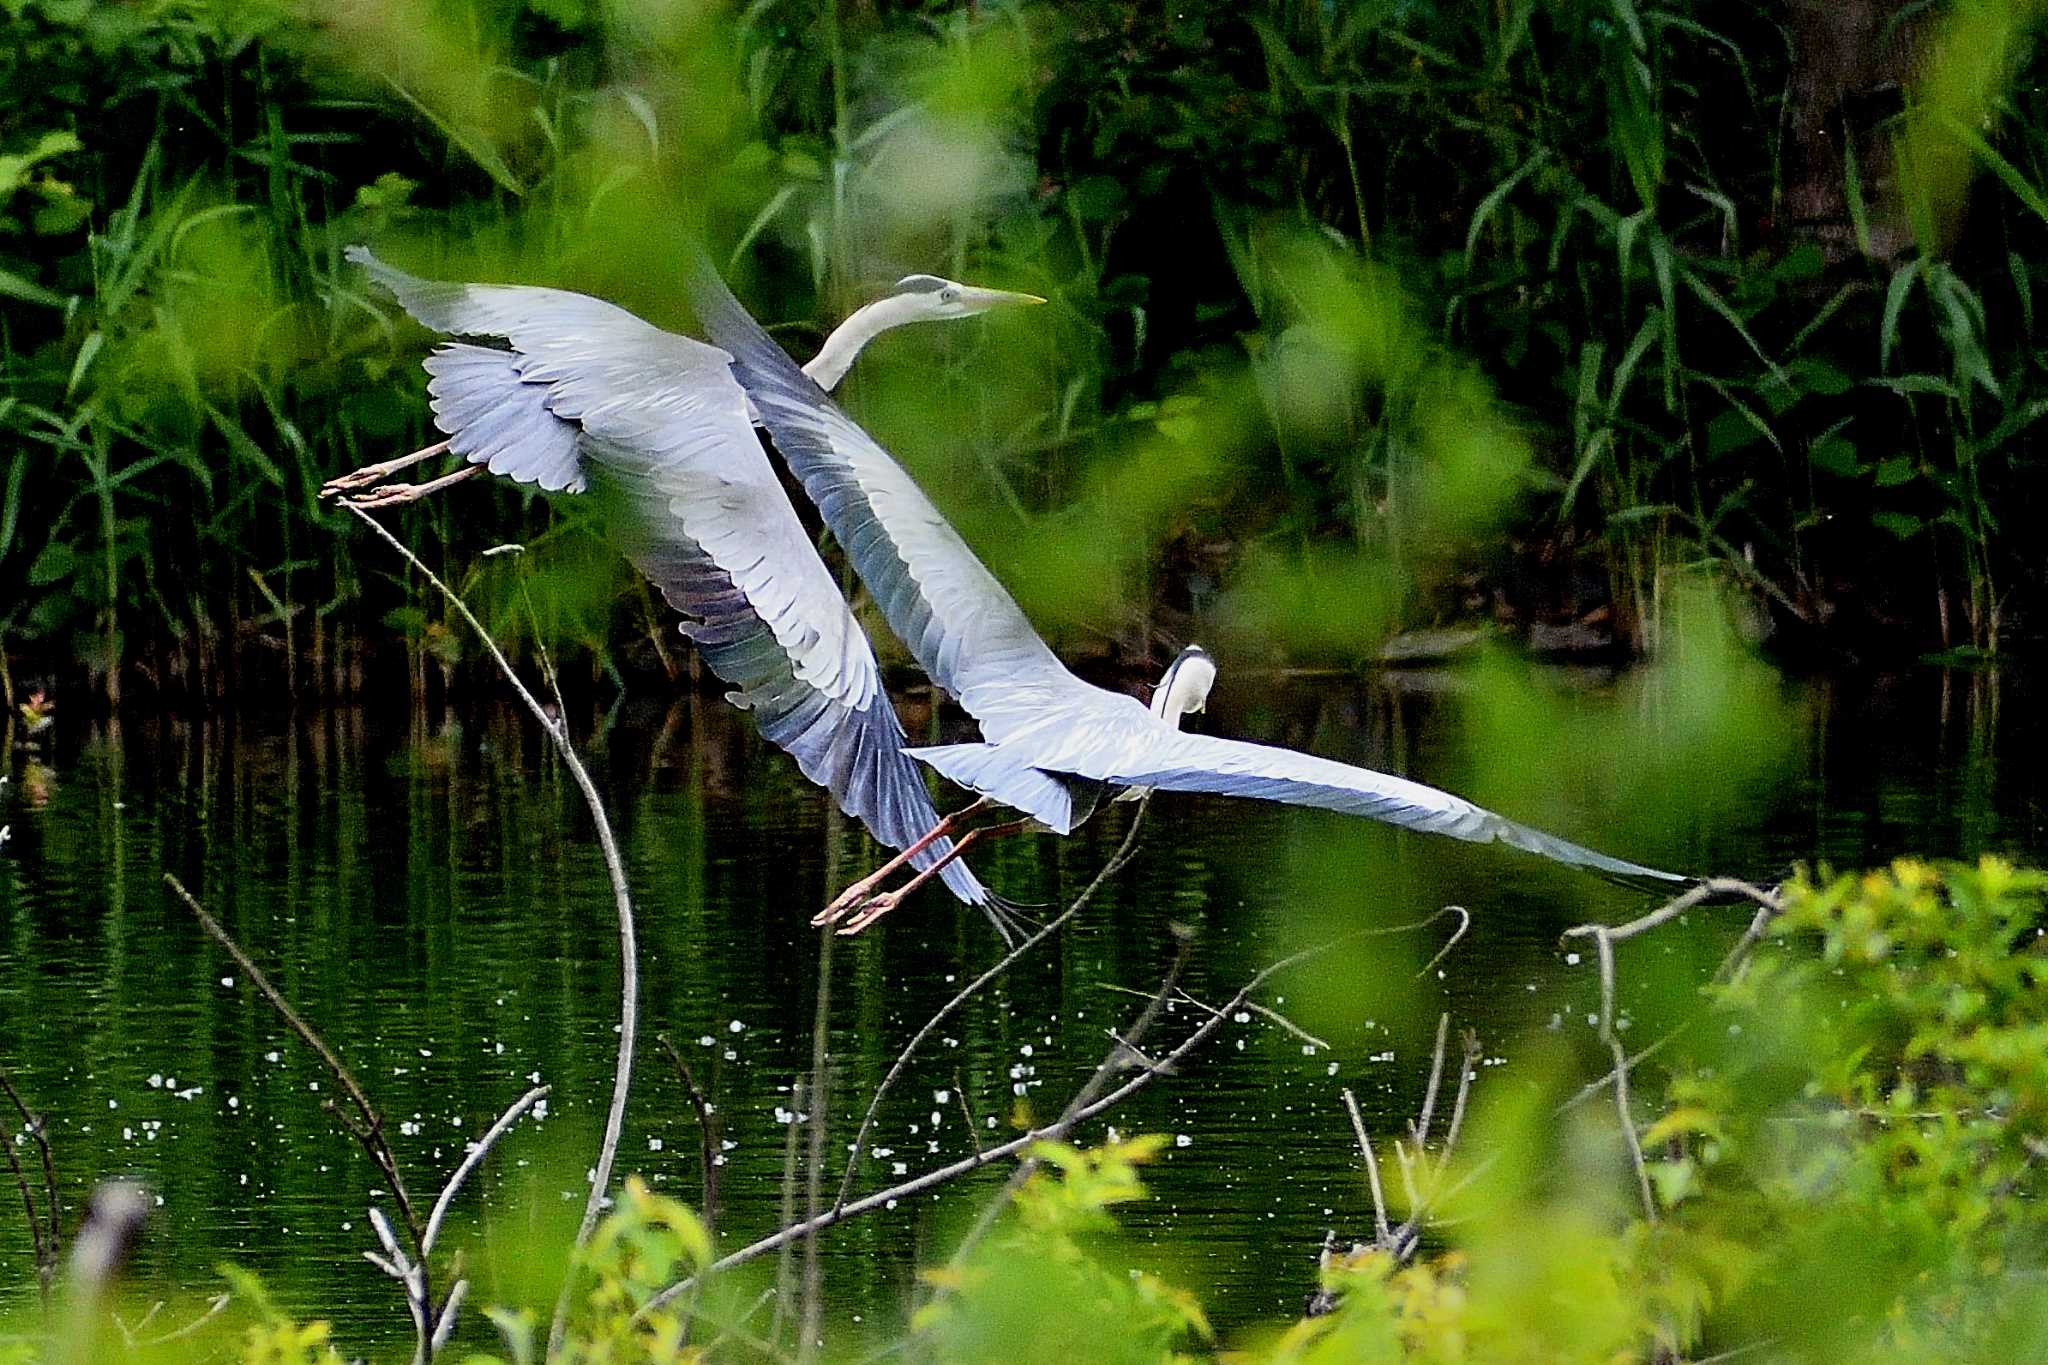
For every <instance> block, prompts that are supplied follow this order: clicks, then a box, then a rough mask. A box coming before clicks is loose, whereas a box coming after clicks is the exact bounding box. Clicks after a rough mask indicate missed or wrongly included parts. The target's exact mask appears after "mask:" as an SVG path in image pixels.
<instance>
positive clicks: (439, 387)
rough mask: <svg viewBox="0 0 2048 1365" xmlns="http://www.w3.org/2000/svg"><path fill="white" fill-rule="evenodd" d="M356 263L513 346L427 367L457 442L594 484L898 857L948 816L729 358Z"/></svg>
mask: <svg viewBox="0 0 2048 1365" xmlns="http://www.w3.org/2000/svg"><path fill="white" fill-rule="evenodd" d="M348 254H349V258H350V259H351V260H355V261H358V262H360V263H361V264H363V265H365V266H366V267H368V268H369V269H370V270H371V272H372V274H373V275H374V276H375V278H376V279H377V280H378V281H379V282H380V283H383V284H384V285H386V286H387V287H389V288H390V289H391V291H392V292H393V293H394V294H396V295H397V296H398V300H399V302H400V303H401V304H403V305H404V306H405V309H406V311H407V312H409V313H411V314H412V315H413V316H414V317H415V318H417V319H418V320H419V321H420V322H422V323H423V324H425V325H426V326H429V327H432V328H435V329H437V330H441V331H449V332H455V333H458V334H461V335H466V336H476V337H499V338H503V339H504V340H505V341H506V342H508V343H510V347H511V349H509V350H499V349H495V348H491V347H486V346H475V345H468V344H463V343H456V344H452V345H449V346H445V347H443V348H442V349H441V350H440V351H438V352H437V353H436V354H435V356H434V357H432V358H431V359H430V361H429V362H428V368H429V370H430V371H431V372H432V373H433V374H434V376H435V378H434V384H433V386H432V387H433V390H434V394H435V418H436V421H437V422H438V423H439V424H440V425H441V427H442V430H444V431H445V432H447V433H448V436H449V443H450V447H451V448H452V449H458V450H462V449H468V450H474V451H476V452H478V453H479V456H480V457H481V458H480V459H479V462H483V461H485V460H488V461H489V462H490V465H491V468H492V469H493V470H498V469H499V468H500V462H502V463H503V465H504V468H505V470H506V471H507V472H510V471H513V470H528V471H533V470H557V471H559V470H561V469H564V468H568V469H570V470H572V471H574V473H575V475H576V478H575V481H574V486H578V487H580V486H581V484H582V481H583V479H584V477H585V476H586V475H595V476H596V477H597V478H598V479H600V480H601V481H602V482H604V483H605V484H607V485H608V486H610V487H611V488H613V489H615V490H616V492H617V494H618V496H619V501H620V503H621V505H622V509H621V510H622V511H624V513H625V515H624V516H623V517H622V518H620V523H621V529H622V530H623V532H624V535H625V541H626V544H625V546H624V548H625V549H626V550H627V553H628V557H629V558H631V559H632V560H633V562H634V564H635V566H636V567H638V568H639V569H640V571H641V572H642V573H644V574H645V575H646V576H647V578H648V579H649V581H651V582H652V583H653V584H654V585H655V586H656V587H657V588H659V589H660V590H661V593H662V595H663V596H664V597H666V598H667V599H668V601H669V602H670V604H671V605H673V606H675V607H676V608H677V609H678V610H680V611H682V612H684V613H685V614H687V615H689V616H691V617H693V618H695V619H694V620H692V621H689V622H686V623H685V624H684V625H683V627H682V630H683V633H684V634H685V635H686V636H688V637H689V638H690V639H691V640H693V641H694V642H695V643H696V645H697V647H698V650H699V652H700V653H701V654H702V655H703V658H704V661H705V663H706V664H707V665H708V666H709V667H710V668H711V670H712V672H714V673H716V674H717V675H718V676H719V677H720V678H721V679H723V680H724V681H726V682H727V683H730V684H731V685H732V686H733V689H734V690H733V692H732V693H731V694H730V696H731V699H732V701H733V702H734V703H735V704H737V705H739V706H741V707H742V708H744V709H747V710H750V711H752V712H753V715H754V722H755V724H756V725H757V726H758V727H759V728H760V731H761V733H762V734H763V735H764V736H765V737H766V738H767V739H768V740H769V741H770V742H772V743H774V744H775V745H777V746H778V747H780V748H782V749H784V750H785V751H787V752H788V753H789V754H790V756H791V757H793V758H794V759H796V761H797V766H798V767H799V768H801V769H802V770H803V773H804V775H805V776H806V777H808V778H810V779H811V780H812V781H813V782H816V783H818V784H819V785H820V786H823V787H825V788H827V789H828V790H829V791H830V792H831V793H832V795H833V797H834V798H835V799H836V800H837V801H838V803H839V806H840V808H841V809H842V810H844V811H845V812H846V813H847V814H849V815H851V816H853V817H854V818H856V819H858V820H859V821H860V822H861V823H862V824H864V825H866V826H867V827H868V829H869V830H871V831H872V832H873V833H874V835H875V837H876V838H877V839H879V840H881V841H882V842H883V843H885V844H888V845H889V846H891V847H892V848H899V849H900V848H906V847H908V846H909V845H910V844H911V843H912V842H914V841H915V840H917V839H918V838H919V837H921V836H922V835H924V834H925V833H926V832H927V831H929V830H930V829H931V827H932V826H933V825H934V824H936V823H937V822H938V816H937V814H936V813H935V812H934V811H933V810H932V805H931V798H930V796H929V794H928V793H927V792H926V791H925V786H924V780H923V775H922V773H921V771H920V770H919V769H918V767H917V765H916V764H915V763H914V762H912V761H911V760H910V759H909V758H908V757H907V756H906V754H905V753H904V750H903V741H904V735H903V727H902V724H901V722H900V721H899V720H898V719H897V716H896V711H895V708H894V707H892V706H891V705H890V704H889V699H888V696H887V695H886V693H885V692H884V691H883V689H882V682H881V670H880V667H879V665H878V664H877V663H876V662H875V656H874V651H873V649H872V648H871V647H870V646H869V644H868V639H867V636H866V635H865V634H863V633H862V632H861V629H860V626H859V623H858V622H856V621H855V620H854V619H853V613H852V612H851V611H850V610H849V609H848V608H847V605H846V600H845V598H843V597H842V596H840V593H839V589H838V585H837V584H835V583H834V582H833V581H832V577H831V574H830V573H829V572H828V571H827V570H826V568H825V565H824V563H823V561H821V560H820V559H819V558H818V555H817V551H816V550H815V548H813V546H812V544H811V542H810V538H809V537H808V536H807V535H806V534H805V533H804V529H803V525H802V523H801V522H799V521H798V520H797V517H796V512H795V509H794V508H792V507H791V506H790V504H789V499H788V498H787V497H786V496H785V495H784V494H783V491H782V487H781V484H780V482H779V481H778V480H777V479H776V476H775V471H774V469H773V468H772V467H771V466H770V465H769V463H768V460H767V456H766V455H765V454H764V453H763V452H762V450H761V443H760V441H759V439H758V438H757V437H756V436H755V434H754V429H753V423H752V421H751V419H750V418H749V416H748V412H747V400H746V395H745V394H744V393H742V392H741V390H740V387H739V385H738V384H736V383H735V382H733V379H732V376H731V374H730V373H729V372H728V370H727V368H726V366H727V357H726V355H725V353H724V352H723V351H720V350H718V349H717V348H715V347H711V346H706V345H704V344H702V343H701V342H696V341H692V340H690V339H689V338H688V337H680V336H676V335H674V334H673V333H669V332H664V331H661V330H660V329H659V328H656V327H653V326H651V325H650V324H648V323H646V322H643V321H641V320H640V319H639V318H636V317H634V316H633V315H632V314H631V313H628V312H626V311H625V310H623V309H620V308H615V307H613V306H612V305H611V304H608V303H603V302H601V301H599V300H597V299H592V298H588V297H585V296H583V295H581V294H572V293H567V292H564V291H562V290H555V289H540V288H534V287H530V286H514V285H503V286H501V285H477V284H444V283H440V282H438V281H430V280H420V279H415V278H414V277H412V276H410V275H406V274H404V273H402V272H400V271H397V270H394V269H392V268H391V267H389V266H387V265H384V264H383V263H382V262H380V261H377V260H376V259H375V258H374V257H372V256H371V255H370V254H369V252H367V251H365V250H363V249H362V248H360V247H357V248H351V249H350V251H349V253H348ZM544 486H545V485H544ZM557 486H569V485H557ZM949 849H950V844H947V843H944V842H941V843H939V844H936V845H934V847H933V848H932V849H930V850H929V851H928V852H927V853H926V854H923V855H920V857H919V858H918V859H917V860H916V865H917V866H920V867H923V866H927V865H929V863H930V862H931V861H933V860H934V859H936V858H937V857H939V856H942V855H943V854H944V853H945V852H947V851H948V850H949ZM956 867H957V868H959V873H958V875H955V874H954V868H956ZM941 875H942V876H943V877H944V879H945V882H946V884H947V886H948V887H950V888H951V889H952V890H953V892H954V894H955V895H957V896H958V897H959V898H960V899H961V900H963V901H966V902H968V903H969V904H972V905H978V906H982V907H984V908H985V909H989V910H990V911H991V915H992V918H997V920H998V927H999V929H1000V928H1001V921H1000V918H999V917H998V915H997V912H998V911H999V910H1000V909H1001V908H1002V907H1001V906H1000V903H999V902H997V900H996V898H995V897H994V896H993V895H992V894H991V893H990V892H989V891H988V890H987V888H985V887H983V886H982V885H981V883H980V882H979V881H977V880H976V879H975V877H974V874H973V873H972V872H971V871H969V870H968V869H966V868H965V867H961V866H960V864H959V863H957V862H955V863H954V864H952V865H949V866H948V867H947V868H946V869H945V870H944V872H943V873H942V874H941Z"/></svg>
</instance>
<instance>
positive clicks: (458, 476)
mask: <svg viewBox="0 0 2048 1365" xmlns="http://www.w3.org/2000/svg"><path fill="white" fill-rule="evenodd" d="M483 472H484V467H483V466H482V465H480V464H466V465H464V466H463V467H462V468H460V469H458V470H456V471H455V472H454V473H453V474H443V475H442V476H441V477H440V478H438V479H428V480H427V481H426V482H425V483H387V484H385V485H383V486H382V487H380V488H372V489H371V490H370V491H369V492H367V493H365V494H363V495H362V496H361V497H359V498H350V499H348V501H349V503H350V504H351V505H352V506H355V507H389V506H393V505H395V504H397V503H401V502H418V501H419V500H420V499H421V498H424V497H426V496H427V495H428V494H429V493H438V492H440V491H441V490H442V489H444V488H446V487H448V486H449V485H451V484H458V483H461V482H462V481H463V480H464V479H468V478H473V477H475V476H476V475H478V474H481V473H483Z"/></svg>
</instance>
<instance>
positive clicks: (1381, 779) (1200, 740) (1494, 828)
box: [913, 702, 1692, 887]
mask: <svg viewBox="0 0 2048 1365" xmlns="http://www.w3.org/2000/svg"><path fill="white" fill-rule="evenodd" d="M1131 705H1132V708H1133V709H1139V708H1137V704H1136V703H1135V702H1133V703H1132V704H1131ZM1143 722H1150V723H1149V724H1145V723H1143ZM1096 734H1097V736H1098V738H1096V739H1094V740H1093V741H1090V740H1088V739H1085V738H1083V739H1077V740H1076V741H1074V742H1073V743H1072V744H1071V745H1069V746H1068V747H1067V748H1066V750H1065V752H1062V753H1059V754H1057V755H1053V754H1046V755H1042V756H1040V757H1039V759H1038V761H1039V762H1040V763H1041V765H1042V766H1045V767H1048V768H1052V769H1054V770H1056V771H1060V772H1073V773H1076V774H1078V775H1080V776H1084V777H1091V778H1095V779H1097V780H1100V781H1106V782H1113V783H1116V784H1119V785H1124V786H1133V787H1159V788H1162V789H1164V790H1166V791H1184V792H1209V793H1212V794H1215V795H1218V796H1244V797H1251V798H1254V799H1257V800H1261V801H1278V802H1281V803H1283V804H1286V805H1290V806H1314V807H1317V808H1319V809H1322V810H1332V811H1341V812H1343V813H1344V814H1346V815H1361V816H1364V817H1366V818H1367V819H1370V820H1379V821H1382V822H1384V823H1386V824H1389V825H1397V826H1399V827H1400V828H1402V829H1412V830H1420V831H1422V832H1424V833H1427V834H1442V835H1445V836H1447V837H1449V838H1452V839H1463V840H1466V841H1468V842H1470V843H1475V844H1491V843H1499V844H1506V845H1507V846H1508V847H1510V848H1518V849H1521V850H1523V851H1524V852H1528V853H1534V854H1537V855H1539V856H1541V857H1544V858H1548V859H1550V860H1551V861H1553V862H1557V863H1562V864H1564V865H1565V866H1567V867H1583V868H1588V869H1590V870H1592V871H1596V872H1602V873H1605V874H1607V875H1608V876H1611V877H1616V878H1619V879H1622V880H1625V881H1629V882H1631V883H1637V884H1643V883H1647V884H1654V885H1659V886H1667V887H1668V886H1682V885H1684V884H1687V883H1689V882H1690V881H1691V880H1692V879H1691V878H1688V877H1684V876H1681V875H1679V874H1677V873H1674V872H1663V871H1660V870H1658V869H1657V868H1654V867H1645V866H1643V865H1642V864H1640V863H1632V862H1629V861H1627V860H1626V859H1622V858H1613V857H1609V856H1608V855H1607V854H1605V853H1600V852H1597V851H1595V850H1593V849H1590V848H1585V847H1583V846H1581V845H1579V844H1575V843H1572V842H1571V841H1570V840H1568V839H1560V838H1558V837H1557V836H1556V835H1554V834H1546V833H1544V832H1543V831H1542V830H1539V829H1532V828H1530V827H1529V826H1527V825H1523V824H1518V823H1516V822H1515V821H1513V820H1510V819H1508V818H1506V817H1505V816H1502V815H1496V814H1495V813H1494V812H1492V811H1490V810H1487V809H1486V808H1485V807H1483V806H1475V805H1473V804H1472V803H1471V802H1470V801H1467V800H1465V799H1464V798H1463V797H1460V796H1453V795H1452V794H1451V793H1449V792H1447V791H1441V790H1439V789H1437V788H1435V787H1430V786H1425V785H1424V784H1422V783H1420V782H1411V781H1409V780H1408V779H1407V778H1405V777H1395V776H1392V775H1391V774H1388V773H1381V772H1374V771H1373V770H1372V769H1370V768H1359V767H1354V766H1353V765H1351V764H1349V763H1339V762H1336V761H1335V760H1333V759H1327V758H1318V757H1316V756H1315V755H1313V754H1304V753H1301V752H1298V751H1297V750H1294V749H1282V748H1278V747H1276V746H1273V745H1268V744H1254V743H1251V742H1249V741H1246V740H1239V739H1223V738H1220V737H1218V736H1214V735H1201V734H1186V733H1182V732H1180V731H1177V730H1174V729H1171V728H1169V727H1168V726H1166V725H1164V724H1161V723H1159V722H1157V721H1155V720H1152V718H1151V717H1149V716H1141V717H1125V716H1118V717H1117V718H1116V723H1114V724H1111V725H1108V726H1104V727H1101V728H1100V729H1099V730H1098V731H1097V732H1096ZM913 752H915V751H913Z"/></svg>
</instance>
